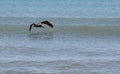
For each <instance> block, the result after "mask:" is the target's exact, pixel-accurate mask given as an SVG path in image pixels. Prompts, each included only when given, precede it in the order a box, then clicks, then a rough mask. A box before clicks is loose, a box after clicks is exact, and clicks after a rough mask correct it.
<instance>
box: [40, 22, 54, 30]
mask: <svg viewBox="0 0 120 74" xmlns="http://www.w3.org/2000/svg"><path fill="white" fill-rule="evenodd" d="M41 24H46V25H48V26H49V27H51V28H53V24H51V23H50V22H49V21H42V22H41Z"/></svg>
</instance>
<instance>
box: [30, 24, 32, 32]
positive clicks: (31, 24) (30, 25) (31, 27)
mask: <svg viewBox="0 0 120 74" xmlns="http://www.w3.org/2000/svg"><path fill="white" fill-rule="evenodd" d="M32 25H33V24H31V25H30V27H29V31H30V32H31V29H32Z"/></svg>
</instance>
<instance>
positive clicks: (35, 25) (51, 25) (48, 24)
mask: <svg viewBox="0 0 120 74" xmlns="http://www.w3.org/2000/svg"><path fill="white" fill-rule="evenodd" d="M42 24H45V25H47V26H49V27H51V28H53V24H51V23H50V22H49V21H47V20H46V21H42V22H40V23H38V24H35V23H32V24H30V27H29V31H30V32H31V29H32V27H39V28H41V27H42V28H44V26H42Z"/></svg>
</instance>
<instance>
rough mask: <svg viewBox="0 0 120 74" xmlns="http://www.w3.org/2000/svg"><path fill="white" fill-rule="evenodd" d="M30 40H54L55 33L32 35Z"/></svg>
mask: <svg viewBox="0 0 120 74" xmlns="http://www.w3.org/2000/svg"><path fill="white" fill-rule="evenodd" d="M29 38H30V40H52V39H53V32H41V33H30V34H29Z"/></svg>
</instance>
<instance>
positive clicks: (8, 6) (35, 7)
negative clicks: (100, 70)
mask: <svg viewBox="0 0 120 74" xmlns="http://www.w3.org/2000/svg"><path fill="white" fill-rule="evenodd" d="M0 8H1V10H0V16H14V17H16V16H17V17H19V16H20V17H21V16H22V17H72V18H74V17H78V18H81V17H87V18H88V17H94V18H96V17H103V18H108V17H112V18H116V17H117V18H119V17H120V14H119V12H120V1H119V0H74V1H73V0H1V1H0Z"/></svg>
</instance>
